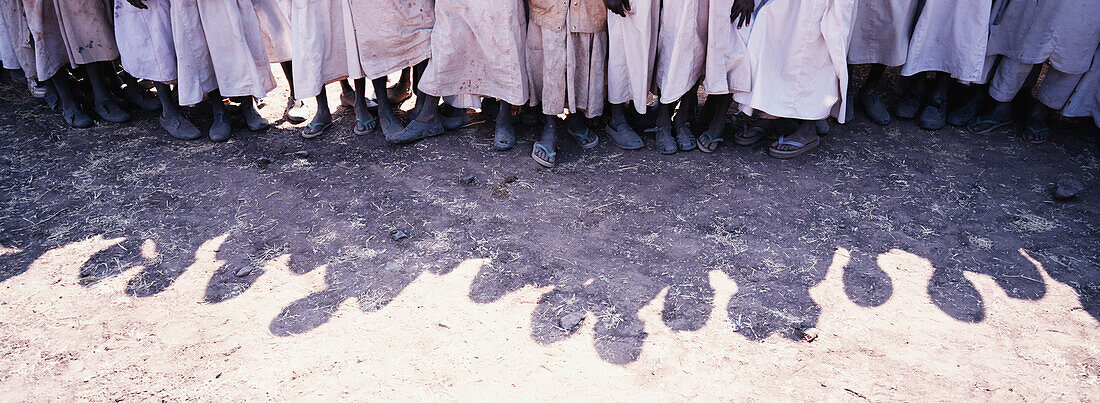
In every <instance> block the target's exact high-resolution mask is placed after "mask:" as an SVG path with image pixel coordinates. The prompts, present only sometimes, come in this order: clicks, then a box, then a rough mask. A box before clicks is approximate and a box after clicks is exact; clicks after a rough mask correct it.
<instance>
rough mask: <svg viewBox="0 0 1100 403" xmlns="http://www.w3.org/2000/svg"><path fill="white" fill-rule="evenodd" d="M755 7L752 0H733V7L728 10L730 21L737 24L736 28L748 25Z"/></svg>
mask: <svg viewBox="0 0 1100 403" xmlns="http://www.w3.org/2000/svg"><path fill="white" fill-rule="evenodd" d="M755 8H756V4H755V3H754V2H753V0H733V9H732V10H730V22H731V23H735V24H737V29H741V27H747V26H749V23H751V22H752V12H753V11H754V9H755Z"/></svg>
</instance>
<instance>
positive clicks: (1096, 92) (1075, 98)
mask: <svg viewBox="0 0 1100 403" xmlns="http://www.w3.org/2000/svg"><path fill="white" fill-rule="evenodd" d="M1093 54H1094V56H1093V60H1092V65H1091V67H1090V68H1089V70H1088V72H1086V73H1085V75H1084V76H1083V77H1082V78H1081V81H1080V83H1079V84H1077V88H1076V89H1075V90H1074V91H1073V94H1072V95H1070V97H1069V101H1068V102H1067V103H1066V107H1065V108H1064V109H1062V115H1063V116H1066V117H1074V118H1076V117H1088V116H1091V117H1092V119H1093V122H1094V123H1095V124H1096V126H1097V127H1100V48H1098V49H1097V50H1096V51H1095V52H1093Z"/></svg>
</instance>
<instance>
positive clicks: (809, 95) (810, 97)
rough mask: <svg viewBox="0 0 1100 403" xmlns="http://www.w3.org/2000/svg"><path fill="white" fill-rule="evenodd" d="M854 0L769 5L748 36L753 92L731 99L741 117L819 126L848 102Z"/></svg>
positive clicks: (790, 0)
mask: <svg viewBox="0 0 1100 403" xmlns="http://www.w3.org/2000/svg"><path fill="white" fill-rule="evenodd" d="M854 14H855V0H771V1H769V2H768V3H767V4H764V5H763V6H761V7H760V9H759V11H758V12H757V14H756V18H755V19H754V21H753V26H752V32H751V33H750V34H749V43H748V49H749V60H750V62H751V63H752V74H753V77H752V91H750V92H747V93H744V92H743V93H737V94H734V100H735V101H737V102H738V103H739V104H741V109H742V111H744V112H745V113H746V114H752V112H753V111H754V110H759V111H761V112H764V113H766V114H768V115H771V116H775V117H782V118H793V119H802V120H820V119H825V118H827V117H829V116H830V115H831V116H835V117H836V118H837V120H838V121H839V122H840V123H844V122H845V117H844V116H842V115H843V114H842V113H841V112H842V111H844V108H845V106H846V103H845V102H846V101H847V89H848V43H849V41H850V40H851V32H852V19H853V16H854Z"/></svg>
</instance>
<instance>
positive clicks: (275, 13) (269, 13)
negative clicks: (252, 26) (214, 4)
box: [204, 0, 294, 63]
mask: <svg viewBox="0 0 1100 403" xmlns="http://www.w3.org/2000/svg"><path fill="white" fill-rule="evenodd" d="M204 1H210V0H204ZM290 1H291V0H252V5H253V7H254V8H255V9H256V18H258V19H259V20H260V30H261V31H263V33H264V50H265V51H267V60H268V61H269V62H271V63H282V62H289V61H290V60H291V58H292V57H293V56H294V54H293V49H292V43H293V41H292V39H291V36H290V35H291V28H290V15H291V13H292V12H291V10H290Z"/></svg>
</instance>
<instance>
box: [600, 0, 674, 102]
mask: <svg viewBox="0 0 1100 403" xmlns="http://www.w3.org/2000/svg"><path fill="white" fill-rule="evenodd" d="M630 5H631V7H632V8H633V12H632V13H631V14H627V16H626V17H620V16H618V15H616V14H613V13H611V12H610V11H609V12H608V13H607V34H608V45H607V47H608V57H607V101H608V102H610V103H612V104H615V105H618V104H624V103H626V102H628V101H634V109H635V110H637V111H638V113H643V114H644V113H645V112H646V103H647V102H649V90H650V88H651V87H652V85H651V84H652V78H653V68H654V64H655V61H656V56H657V30H658V28H659V25H660V24H659V22H660V21H659V18H660V15H661V0H636V1H631V2H630Z"/></svg>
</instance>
